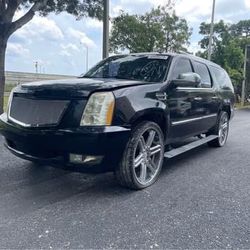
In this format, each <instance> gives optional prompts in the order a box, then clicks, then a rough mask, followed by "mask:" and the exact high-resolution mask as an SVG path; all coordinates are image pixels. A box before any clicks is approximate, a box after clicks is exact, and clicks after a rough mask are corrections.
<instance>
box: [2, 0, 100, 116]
mask: <svg viewBox="0 0 250 250" xmlns="http://www.w3.org/2000/svg"><path fill="white" fill-rule="evenodd" d="M102 4H103V1H102V0H91V1H90V0H0V114H1V113H2V112H3V96H4V86H5V54H6V48H7V42H8V39H9V37H10V36H11V35H12V34H13V33H14V32H15V31H17V30H18V29H20V28H21V27H23V26H24V25H25V24H26V23H28V22H29V21H31V20H32V18H33V17H34V15H35V14H36V13H39V14H40V15H43V16H45V15H47V14H49V13H50V12H55V13H60V12H63V11H65V12H68V13H69V14H72V15H74V16H76V17H77V18H81V17H83V16H90V17H96V18H100V17H101V15H102ZM20 9H23V10H26V12H25V14H24V15H23V16H22V17H20V18H19V19H18V20H15V21H14V20H13V19H14V16H15V14H16V13H17V11H19V10H20Z"/></svg>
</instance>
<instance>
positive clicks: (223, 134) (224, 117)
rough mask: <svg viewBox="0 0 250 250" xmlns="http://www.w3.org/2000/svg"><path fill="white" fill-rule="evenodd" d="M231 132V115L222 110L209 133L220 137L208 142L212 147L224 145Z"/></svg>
mask: <svg viewBox="0 0 250 250" xmlns="http://www.w3.org/2000/svg"><path fill="white" fill-rule="evenodd" d="M228 132H229V116H228V113H227V112H224V111H222V112H221V113H220V114H219V116H218V121H217V124H216V126H215V128H214V129H213V130H212V131H211V132H210V133H209V135H211V134H212V135H218V138H216V139H215V140H213V141H211V142H208V143H207V144H208V145H209V146H210V147H223V146H224V145H225V144H226V142H227V138H228Z"/></svg>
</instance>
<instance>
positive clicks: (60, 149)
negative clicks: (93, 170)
mask: <svg viewBox="0 0 250 250" xmlns="http://www.w3.org/2000/svg"><path fill="white" fill-rule="evenodd" d="M0 133H1V134H2V135H3V136H4V137H5V139H6V147H7V148H8V149H9V150H10V151H11V152H12V153H13V154H15V155H16V156H18V157H21V158H23V159H26V160H31V161H41V162H48V163H64V164H66V165H71V162H70V160H69V155H70V154H78V155H85V156H98V157H100V158H102V159H103V160H102V161H101V164H99V165H100V166H101V167H102V170H104V171H106V170H107V171H108V170H112V169H113V168H115V166H117V164H118V163H119V161H120V159H121V157H122V153H123V151H124V149H125V147H126V144H127V142H128V139H129V137H130V129H127V128H124V127H119V126H107V127H81V128H75V129H40V128H39V129H38V128H32V129H31V128H24V127H21V126H19V125H17V124H14V123H11V122H9V121H8V120H7V115H6V114H3V115H1V116H0ZM86 167H87V166H86Z"/></svg>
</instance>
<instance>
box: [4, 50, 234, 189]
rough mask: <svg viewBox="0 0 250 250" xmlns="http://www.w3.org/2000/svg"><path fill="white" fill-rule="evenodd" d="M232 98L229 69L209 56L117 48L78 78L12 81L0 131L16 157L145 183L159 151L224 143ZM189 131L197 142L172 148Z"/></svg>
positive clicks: (137, 185) (154, 173) (155, 172)
mask: <svg viewBox="0 0 250 250" xmlns="http://www.w3.org/2000/svg"><path fill="white" fill-rule="evenodd" d="M234 100H235V98H234V90H233V86H232V83H231V81H230V78H229V77H228V74H227V73H226V71H225V70H223V69H222V68H221V67H220V66H218V65H216V64H214V63H212V62H210V61H207V60H204V59H201V58H198V57H194V56H191V55H187V54H175V53H167V54H158V53H142V54H130V55H117V56H112V57H109V58H107V59H105V60H103V61H101V62H100V63H99V64H97V65H96V66H95V67H93V68H92V69H91V70H90V71H89V72H87V73H86V74H85V75H83V76H81V77H80V78H76V79H72V80H57V81H44V82H36V83H27V84H22V85H20V86H18V87H16V88H15V89H14V90H13V91H12V93H11V96H10V98H9V106H8V112H7V113H5V114H2V115H1V116H0V132H1V134H2V135H3V136H4V137H5V139H6V140H5V141H6V143H5V145H6V147H7V148H8V149H9V150H10V151H11V152H12V153H13V154H15V155H17V156H19V157H21V158H24V159H27V160H30V161H34V162H36V161H42V162H43V161H44V162H49V163H56V164H58V163H61V164H62V165H69V166H72V168H74V166H78V167H79V166H81V168H82V169H86V170H87V169H95V170H96V169H98V170H100V169H101V170H102V171H114V172H115V174H116V177H117V179H118V181H119V182H120V183H121V184H122V185H124V186H127V187H130V188H133V189H142V188H145V187H148V186H149V185H151V184H153V183H154V182H155V181H156V180H157V178H158V176H159V174H160V170H161V167H162V164H163V159H164V156H165V157H172V156H175V155H177V154H179V153H182V152H184V151H186V150H187V149H191V148H194V147H195V146H198V145H200V144H202V143H208V144H209V145H211V146H216V147H221V146H223V145H224V144H225V143H226V140H227V136H228V130H229V120H230V118H232V116H233V112H234ZM190 137H197V138H199V139H197V140H198V142H197V140H195V141H194V142H191V144H188V145H184V146H182V147H179V148H176V146H175V145H176V143H180V142H183V141H184V140H186V139H187V138H190ZM200 141H201V142H200Z"/></svg>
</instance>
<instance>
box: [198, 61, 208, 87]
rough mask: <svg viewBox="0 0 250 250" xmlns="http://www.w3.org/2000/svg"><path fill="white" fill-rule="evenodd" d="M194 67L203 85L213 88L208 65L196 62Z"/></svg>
mask: <svg viewBox="0 0 250 250" xmlns="http://www.w3.org/2000/svg"><path fill="white" fill-rule="evenodd" d="M194 67H195V72H196V73H197V74H199V75H200V77H201V87H205V88H211V87H212V82H211V77H210V74H209V71H208V68H207V66H206V65H205V64H203V63H199V62H194Z"/></svg>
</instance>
